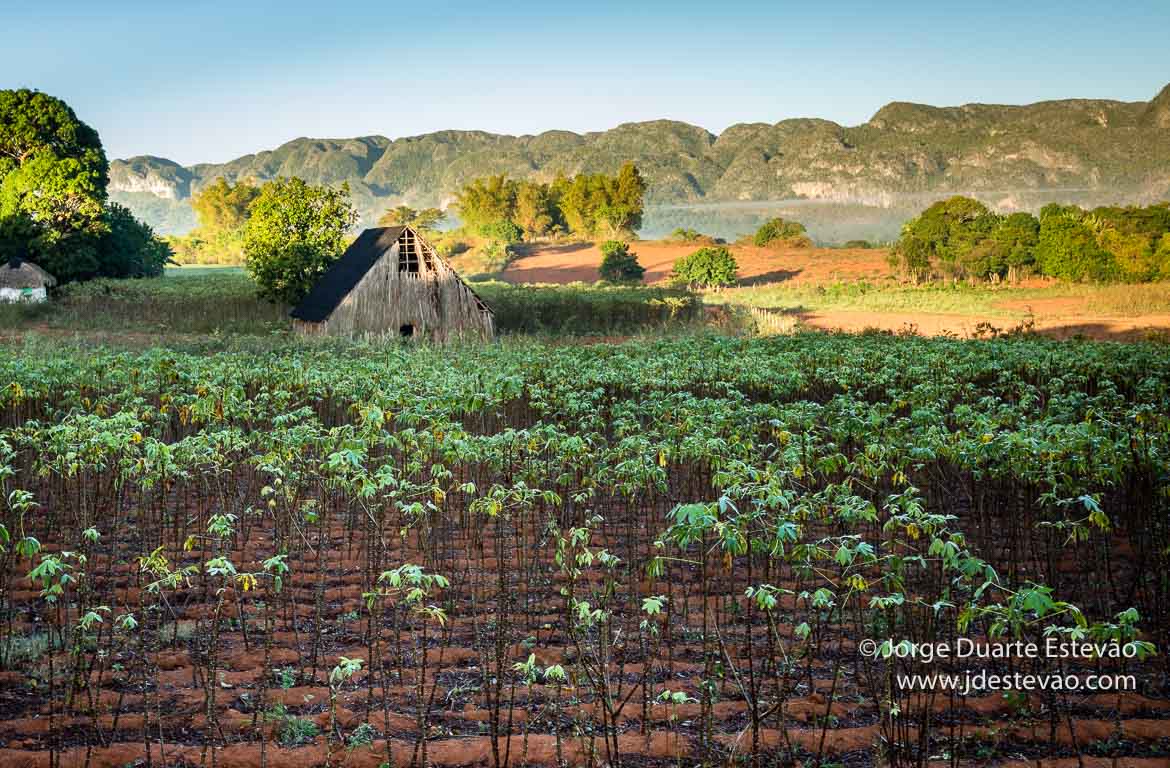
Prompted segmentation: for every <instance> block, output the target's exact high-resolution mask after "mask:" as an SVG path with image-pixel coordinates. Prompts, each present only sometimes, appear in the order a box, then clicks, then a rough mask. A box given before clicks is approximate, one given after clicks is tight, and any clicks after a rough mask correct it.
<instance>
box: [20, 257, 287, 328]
mask: <svg viewBox="0 0 1170 768" xmlns="http://www.w3.org/2000/svg"><path fill="white" fill-rule="evenodd" d="M0 323H3V325H4V327H6V328H10V329H11V328H16V329H32V328H36V327H38V326H43V327H48V328H53V329H66V330H74V331H123V332H173V333H199V334H208V333H215V332H220V333H231V334H267V333H271V332H272V331H274V330H280V329H284V328H288V327H289V325H290V324H289V320H288V309H287V307H283V306H280V305H278V304H272V303H269V302H267V301H264V300H262V299H259V298H257V296H256V285H255V283H253V282H252V279H251V277H249V276H248V274H247V273H246V272H244V271H243V270H242V269H240V268H239V267H206V266H200V267H179V268H174V269H168V270H167V271H166V273H165V274H164V275H163V276H162V277H153V278H144V279H140V280H112V279H101V280H91V281H89V282H85V283H72V284H70V285H66V286H64V287H63V288H62V289H61V290H60V291H59V292H58V293H57V295H55V296H54V297H53V298H52V299H51V300H50V301H48V302H45V303H44V304H32V305H5V306H0Z"/></svg>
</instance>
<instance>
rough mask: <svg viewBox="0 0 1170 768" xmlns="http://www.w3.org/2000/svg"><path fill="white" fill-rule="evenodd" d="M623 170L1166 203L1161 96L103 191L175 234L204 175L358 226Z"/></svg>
mask: <svg viewBox="0 0 1170 768" xmlns="http://www.w3.org/2000/svg"><path fill="white" fill-rule="evenodd" d="M625 160H633V161H634V162H635V163H637V165H638V167H639V169H640V170H641V171H642V173H643V174H644V175H645V177H646V178H647V179H648V181H649V183H650V191H649V202H651V203H654V204H678V203H686V202H721V201H761V200H784V199H793V198H805V199H812V200H823V201H827V202H834V203H862V204H867V205H877V206H890V205H896V204H898V202H899V201H900V200H905V199H907V198H921V197H923V196H926V197H930V196H938V195H942V194H946V193H966V194H973V195H976V196H979V197H982V198H983V199H985V200H987V201H988V202H990V203H992V204H996V205H999V206H1001V207H1004V208H1012V207H1020V206H1024V205H1028V204H1029V203H1028V202H1026V201H1028V200H1033V199H1036V198H1037V195H1038V194H1039V195H1040V196H1041V197H1045V198H1060V197H1061V196H1062V195H1065V194H1066V193H1067V195H1069V196H1070V198H1077V199H1095V198H1099V199H1101V201H1102V202H1104V201H1122V200H1132V201H1135V202H1139V201H1148V200H1153V199H1161V198H1165V197H1167V196H1170V85H1168V86H1167V87H1166V88H1164V89H1163V90H1162V92H1161V93H1159V94H1158V95H1157V96H1156V97H1155V98H1154V99H1153V100H1152V101H1149V102H1133V103H1126V102H1119V101H1106V100H1086V99H1070V100H1064V101H1046V102H1040V103H1037V104H1030V105H1027V106H1001V105H989V104H967V105H964V106H961V107H932V106H927V105H922V104H911V103H903V102H894V103H892V104H888V105H886V106H884V107H882V108H881V109H880V110H878V112H877V113H876V114H875V115H874V116H873V117H872V118H871V119H870V120H869V122H867V123H865V124H864V125H859V126H855V127H844V126H840V125H837V124H836V123H833V122H830V121H828V120H817V119H793V120H783V121H781V122H779V123H775V124H769V123H745V124H739V125H733V126H731V127H730V128H728V129H727V130H725V131H724V132H723V133H722V134H720V135H718V136H716V135H715V134H712V133H710V132H709V131H707V130H705V129H703V128H699V127H697V126H693V125H688V124H686V123H680V122H674V121H669V120H655V121H652V122H645V123H626V124H623V125H619V126H618V127H616V128H613V129H611V130H608V131H602V132H598V133H587V134H584V135H581V134H576V133H571V132H569V131H548V132H546V133H542V134H539V135H537V136H502V135H497V134H492V133H485V132H482V131H439V132H437V133H429V134H426V135H423V136H414V137H410V138H403V139H397V140H393V141H392V140H390V139H388V138H386V137H384V136H363V137H359V138H353V139H307V138H301V139H295V140H293V141H290V142H288V143H287V144H284V145H282V146H280V147H277V148H276V149H274V150H268V151H264V152H259V153H257V154H254V155H246V156H244V157H241V158H237V159H236V160H232V161H231V162H228V163H223V164H219V165H215V164H199V165H193V166H187V167H184V166H180V165H178V164H177V163H174V162H172V161H170V160H166V159H163V158H158V157H150V156H141V157H134V158H130V159H129V160H115V161H114V162H113V163H112V164H111V169H110V176H111V185H110V189H111V193H112V197H113V198H114V199H115V200H118V201H120V202H123V203H125V204H126V205H128V206H130V207H131V208H132V209H134V210H135V212H137V213H138V214H139V215H141V216H143V217H144V218H146V219H147V220H148V221H150V222H151V223H152V224H154V225H155V226H156V228H158V229H159V230H160V231H164V232H181V231H185V230H186V229H189V228H190V227H191V226H193V224H194V216H193V214H192V212H191V209H190V206H189V204H188V202H187V201H188V200H189V198H190V196H191V195H192V194H193V193H194V192H197V191H198V190H199V189H200V188H201V187H202V186H203V185H204V184H207V183H210V182H211V181H214V180H215V179H216V178H217V177H219V176H224V177H226V178H227V179H229V180H232V181H234V180H238V179H244V178H254V179H259V180H264V179H270V178H274V177H276V176H300V177H301V178H303V179H306V180H308V181H311V182H314V183H326V184H336V183H340V182H343V181H345V182H348V183H349V186H350V189H351V191H352V192H353V195H354V200H355V202H356V203H357V205H358V206H359V209H360V210H361V212H362V215H363V218H364V219H365V220H366V221H367V222H369V221H372V219H374V218H376V216H377V214H378V213H379V212H380V211H382V210H383V209H385V208H386V207H389V206H391V205H394V204H398V203H402V202H404V203H406V204H408V205H412V206H416V207H418V206H428V205H445V204H446V203H447V202H448V201H449V200H450V198H451V195H452V194H453V193H454V192H455V191H456V190H457V189H459V187H460V186H461V185H462V184H464V183H465V182H467V181H468V180H470V179H472V178H475V177H477V176H484V175H486V174H491V173H507V174H509V175H510V176H514V177H533V178H541V179H551V178H552V177H553V176H555V175H556V173H557V172H558V171H563V172H564V173H566V174H568V175H572V174H575V173H579V172H582V171H585V172H601V171H604V172H611V173H612V172H615V171H616V170H617V168H618V166H619V165H620V164H621V163H622V162H623V161H625Z"/></svg>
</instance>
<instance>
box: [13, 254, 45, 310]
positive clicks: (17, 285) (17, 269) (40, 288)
mask: <svg viewBox="0 0 1170 768" xmlns="http://www.w3.org/2000/svg"><path fill="white" fill-rule="evenodd" d="M56 284H57V280H56V279H55V278H54V277H53V276H52V275H50V274H49V273H48V272H46V271H45V270H43V269H41V268H40V267H38V266H37V265H36V264H33V263H32V262H31V261H25V260H24V259H22V258H20V257H19V256H15V257H13V258H11V259H9V260H8V261H7V262H6V263H5V264H4V266H2V267H0V302H10V303H11V302H19V301H27V302H33V303H36V302H41V301H44V300H45V299H46V298H48V296H49V289H50V288H52V287H53V286H54V285H56Z"/></svg>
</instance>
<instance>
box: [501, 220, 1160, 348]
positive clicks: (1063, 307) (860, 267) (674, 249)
mask: <svg viewBox="0 0 1170 768" xmlns="http://www.w3.org/2000/svg"><path fill="white" fill-rule="evenodd" d="M698 247H700V246H699V245H697V244H695V243H674V242H663V241H645V242H637V243H634V245H633V246H632V250H633V251H634V252H635V253H637V255H638V261H639V262H640V263H641V264H642V266H644V267H645V268H646V275H645V281H646V282H647V283H651V284H652V283H656V282H661V281H663V280H665V279H666V278H667V277H668V276H669V274H670V271H671V268H672V267H673V265H674V262H675V260H677V259H678V258H680V257H682V256H685V255H687V254H689V253H692V252H693V251H694V250H695V249H696V248H698ZM729 247H730V248H731V249H732V252H733V253H734V254H735V257H736V260H737V261H738V263H739V274H740V285H741V286H757V285H767V284H770V283H782V284H784V285H793V286H799V285H823V284H829V283H837V282H849V281H862V280H865V281H869V282H871V283H880V282H883V281H888V282H892V280H893V279H892V276H891V274H890V268H889V265H888V264H887V263H886V255H887V251H886V250H885V249H883V248H868V249H867V248H845V249H842V248H757V247H755V246H752V245H745V246H741V245H735V246H729ZM600 263H601V252H600V250H599V248H598V246H597V245H595V244H592V243H574V244H569V245H537V246H527V247H522V250H521V255H520V257H519V258H517V259H515V260H513V261H512V262H511V263H510V264H509V265H508V267H507V268H506V269H505V270H504V271H503V272H501V273H500V274H499V278H500V279H501V280H504V281H507V282H510V283H561V284H564V283H572V282H587V283H591V282H595V281H597V280H598V279H600V275H599V274H598V271H597V270H598V266H599V265H600ZM1046 284H1048V283H1047V282H1046V281H1045V280H1043V279H1035V280H1031V281H1026V282H1025V283H1023V284H1022V285H1023V287H1043V286H1045V285H1046ZM999 306H1000V307H1001V308H1002V309H1005V310H1009V311H1012V312H1014V313H1017V314H1020V315H1024V314H1030V318H1031V329H1032V330H1034V331H1036V332H1038V333H1042V334H1044V335H1046V336H1052V337H1055V338H1072V337H1083V338H1090V339H1099V340H1116V341H1136V340H1141V339H1144V338H1147V337H1149V336H1150V335H1151V334H1153V335H1160V334H1165V333H1167V332H1170V314H1146V315H1141V316H1139V317H1112V316H1108V315H1102V314H1100V312H1099V311H1096V310H1095V308H1094V307H1093V306H1092V305H1091V303H1090V302H1089V301H1088V300H1082V299H1075V298H1066V297H1053V298H1041V299H1033V300H1005V301H1003V302H1000V303H999ZM786 315H787V317H786V318H785V319H784V320H783V321H781V322H780V323H778V324H777V327H778V328H783V329H785V330H787V329H788V328H790V327H795V325H796V324H798V323H799V324H800V325H801V326H803V327H807V328H814V329H818V330H824V331H846V332H851V333H856V332H860V331H866V330H879V331H889V332H894V333H906V332H914V333H918V334H921V335H923V336H956V337H959V338H969V337H975V336H981V335H983V336H986V335H988V334H989V333H991V332H994V331H995V330H1001V331H1002V330H1011V329H1012V327H1013V326H1015V325H1017V323H1015V322H1013V321H1012V320H1011V319H1010V318H1008V317H1003V316H996V315H974V314H957V313H945V312H871V311H861V310H847V309H815V310H802V311H799V312H793V313H786Z"/></svg>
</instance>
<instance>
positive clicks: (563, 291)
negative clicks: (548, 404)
mask: <svg viewBox="0 0 1170 768" xmlns="http://www.w3.org/2000/svg"><path fill="white" fill-rule="evenodd" d="M472 287H473V288H474V289H475V291H476V292H477V293H478V294H479V295H480V296H482V297H483V299H484V300H485V301H487V303H488V304H489V305H490V306H491V307H492V309H493V310H494V311H495V314H496V329H497V330H498V331H499V332H500V333H550V334H557V335H591V334H609V333H622V334H625V333H637V332H640V331H646V330H655V329H662V328H666V327H674V326H683V325H688V324H693V323H696V322H698V321H700V320H701V319H702V317H703V307H702V303H701V301H700V300H699V298H698V297H697V296H696V295H695V294H693V293H690V292H688V291H683V290H676V289H670V288H648V287H642V286H629V287H627V286H594V285H586V284H584V283H573V284H570V285H512V284H510V283H502V282H488V283H474V284H473V286H472Z"/></svg>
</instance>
